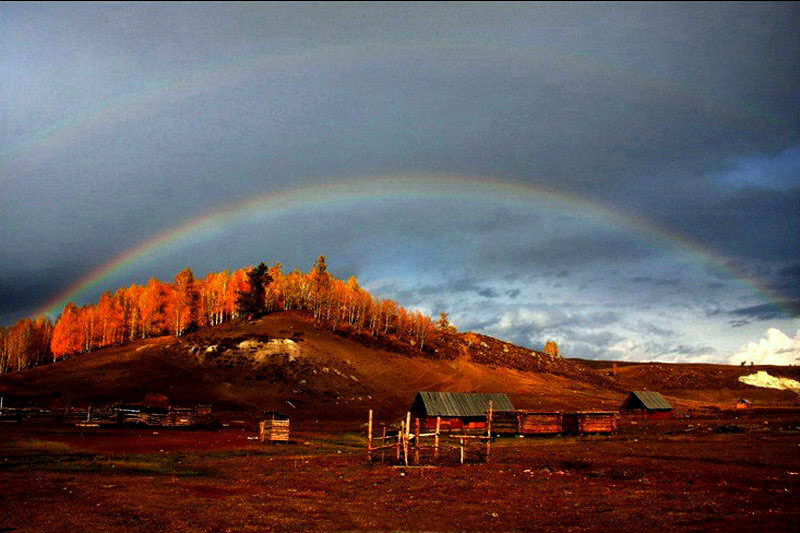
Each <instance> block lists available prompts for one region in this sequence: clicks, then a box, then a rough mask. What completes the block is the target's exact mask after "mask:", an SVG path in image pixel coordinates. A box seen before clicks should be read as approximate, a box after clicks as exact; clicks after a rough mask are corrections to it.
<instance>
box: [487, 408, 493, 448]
mask: <svg viewBox="0 0 800 533" xmlns="http://www.w3.org/2000/svg"><path fill="white" fill-rule="evenodd" d="M492 415H493V413H492V400H489V411H488V412H487V413H486V462H487V463H488V462H489V454H490V453H491V451H492Z"/></svg>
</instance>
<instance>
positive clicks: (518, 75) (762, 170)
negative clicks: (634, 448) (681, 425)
mask: <svg viewBox="0 0 800 533" xmlns="http://www.w3.org/2000/svg"><path fill="white" fill-rule="evenodd" d="M798 50H800V7H799V5H798V4H797V3H782V4H767V3H757V4H742V3H735V4H722V3H710V4H700V5H696V4H674V5H673V4H642V3H635V4H584V3H581V4H569V3H566V4H563V3H561V4H529V3H526V4H501V5H495V4H474V3H470V4H456V3H447V4H427V3H426V4H406V3H399V4H354V5H350V4H306V3H304V4H253V3H244V4H207V3H204V4H196V5H191V4H183V3H181V4H169V3H166V4H150V3H137V4H125V3H92V4H79V3H68V4H58V3H46V4H37V3H22V2H20V3H8V2H7V3H3V4H0V94H2V98H1V99H0V117H1V118H2V120H1V122H0V154H1V157H0V180H1V181H0V187H1V188H0V202H2V203H1V204H0V206H1V209H0V227H2V230H0V231H1V232H2V233H0V237H1V238H2V241H1V242H0V323H4V324H10V323H13V322H14V321H16V320H18V319H19V318H22V317H24V316H30V315H33V314H34V313H37V312H39V311H41V310H42V309H45V308H46V307H47V306H48V303H50V302H52V301H53V299H54V298H56V297H57V296H58V295H63V294H64V293H65V291H68V290H69V288H70V287H74V286H75V284H76V283H77V282H79V280H81V279H86V278H91V277H93V276H95V274H96V273H97V271H98V269H100V268H102V267H103V265H107V264H109V263H110V262H113V261H115V258H118V257H120V256H121V255H123V254H125V253H126V252H128V251H130V250H133V249H136V248H137V247H139V246H141V245H142V244H143V243H147V242H148V241H151V240H152V239H154V238H157V237H158V236H160V235H163V234H165V233H166V232H170V231H171V230H172V229H173V228H176V227H178V226H180V225H182V224H186V223H189V222H190V221H191V220H193V219H195V218H197V217H202V216H204V215H207V214H209V213H213V212H217V211H219V210H225V209H228V206H231V205H236V204H237V203H241V202H244V201H247V200H248V199H252V198H261V197H263V198H270V197H273V196H270V195H280V194H283V195H284V196H286V195H288V196H286V197H287V198H294V200H291V201H287V203H286V205H282V206H279V207H276V205H275V203H274V202H273V203H269V202H265V203H264V204H263V212H254V211H252V210H251V211H248V212H247V213H245V214H242V215H241V216H239V217H234V218H233V219H226V222H225V223H224V224H221V225H219V227H218V228H216V231H213V228H211V229H209V228H206V229H204V230H203V231H197V232H195V233H193V234H192V238H186V239H181V238H176V239H173V240H172V241H170V242H169V243H167V244H166V245H164V246H160V247H152V248H150V249H148V250H146V253H144V254H141V255H140V256H138V257H136V258H134V259H135V260H132V261H130V262H129V263H128V264H126V266H125V267H124V268H119V269H117V270H116V271H114V272H113V275H110V276H107V277H106V278H105V279H103V280H102V282H98V283H95V284H92V285H91V286H89V287H88V288H87V289H86V290H83V291H79V292H77V293H76V294H74V295H73V296H74V299H75V300H76V303H87V302H92V301H95V300H97V299H98V298H99V296H100V294H101V293H102V292H103V291H104V290H113V289H115V288H117V287H118V286H121V285H129V284H131V283H146V281H147V280H148V279H149V278H150V277H152V276H157V277H159V278H161V279H171V278H172V276H173V275H174V274H175V273H176V272H178V271H179V270H180V269H182V268H184V267H186V266H190V267H192V268H193V270H194V272H195V275H197V276H203V275H205V274H206V273H207V272H210V271H220V270H224V269H233V268H239V267H242V266H246V265H249V264H254V263H258V262H260V261H265V262H268V263H273V262H275V261H281V262H282V263H283V264H284V266H285V268H286V269H287V270H289V269H293V268H301V269H303V270H307V269H308V268H309V267H310V266H311V265H312V264H313V261H314V259H315V258H316V256H317V255H319V254H326V255H327V256H328V262H329V265H330V266H331V270H332V271H333V273H334V274H336V275H337V276H340V277H346V276H349V275H356V276H358V278H359V280H360V281H361V282H362V284H363V285H364V286H366V287H367V288H369V289H370V290H371V291H372V292H373V294H375V295H376V296H378V297H383V298H393V299H396V300H397V301H398V302H399V303H401V304H403V305H405V306H408V307H412V308H419V309H422V310H425V311H427V312H430V313H433V314H438V313H439V312H440V311H447V312H449V313H450V314H451V317H452V319H453V321H454V323H455V324H456V326H458V327H459V329H461V330H476V331H480V332H483V333H487V334H490V335H493V336H496V337H498V338H501V339H505V340H509V341H512V342H515V343H518V344H521V345H524V346H528V347H531V348H540V347H541V346H542V345H543V344H544V342H545V341H547V340H548V339H555V340H557V341H558V342H559V344H560V345H561V347H562V351H563V352H564V353H565V354H566V355H568V356H576V357H590V358H607V359H629V360H663V361H721V362H724V361H731V362H737V361H738V360H739V359H740V358H745V359H747V360H753V359H756V360H757V361H773V362H774V361H778V362H795V363H797V362H800V359H798V358H799V357H800V332H799V331H798V330H800V319H799V318H798V310H800V255H799V254H798V252H800V145H798V122H797V121H798V104H799V103H800V61H799V60H798V57H799V56H798ZM359 183H363V188H360V186H359ZM341 184H347V185H346V186H342V185H341ZM389 184H391V186H392V187H396V188H397V191H398V192H397V193H394V194H388V193H386V194H383V193H382V187H385V186H386V187H388V186H389ZM326 185H327V186H330V187H328V188H325V187H324V186H326ZM315 186H322V188H319V187H317V188H314V187H315ZM304 187H312V188H311V189H308V190H309V191H316V192H314V194H320V191H323V192H322V193H321V194H322V196H321V197H320V198H318V199H317V200H316V201H314V202H311V203H306V204H303V203H302V202H301V201H299V200H298V197H297V196H292V194H293V192H292V191H296V190H297V189H298V188H301V189H302V188H304ZM359 191H363V192H362V193H360V192H359ZM309 194H311V192H309ZM301 196H302V193H301ZM93 273H94V274H93ZM731 358H732V359H731Z"/></svg>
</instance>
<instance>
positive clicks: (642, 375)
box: [574, 359, 800, 408]
mask: <svg viewBox="0 0 800 533" xmlns="http://www.w3.org/2000/svg"><path fill="white" fill-rule="evenodd" d="M574 361H575V362H578V363H580V364H582V365H583V366H585V367H590V368H593V369H594V371H595V372H596V373H597V374H598V375H599V376H601V377H603V378H606V379H609V380H611V381H613V382H614V383H616V384H617V386H618V387H619V388H621V389H625V390H652V391H659V392H662V393H664V394H666V395H668V396H672V397H677V398H680V399H681V401H682V402H683V403H684V404H686V406H687V407H697V406H698V405H701V404H702V405H706V404H712V405H718V406H720V407H723V408H730V407H732V405H733V403H734V402H736V400H737V399H738V398H747V399H749V400H751V401H753V402H754V404H755V405H756V406H785V405H797V404H798V399H799V398H798V395H797V394H796V393H794V392H792V391H789V390H776V389H769V388H763V387H755V386H752V385H748V384H746V383H743V382H741V381H739V378H740V377H742V376H748V375H751V374H754V373H756V372H759V371H764V372H767V373H769V374H770V375H772V376H780V377H786V378H791V379H794V380H800V367H797V366H752V367H751V366H730V365H714V364H698V363H694V364H689V363H632V362H616V363H615V362H612V361H590V360H581V359H577V360H574Z"/></svg>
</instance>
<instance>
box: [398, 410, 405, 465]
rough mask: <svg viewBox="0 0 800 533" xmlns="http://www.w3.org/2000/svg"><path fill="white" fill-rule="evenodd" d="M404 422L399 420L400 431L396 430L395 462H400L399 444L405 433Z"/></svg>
mask: <svg viewBox="0 0 800 533" xmlns="http://www.w3.org/2000/svg"><path fill="white" fill-rule="evenodd" d="M404 423H405V422H404V421H403V420H401V421H400V431H398V432H397V462H400V445H401V442H402V440H403V435H405V434H406V430H405V428H404V426H403V424H404Z"/></svg>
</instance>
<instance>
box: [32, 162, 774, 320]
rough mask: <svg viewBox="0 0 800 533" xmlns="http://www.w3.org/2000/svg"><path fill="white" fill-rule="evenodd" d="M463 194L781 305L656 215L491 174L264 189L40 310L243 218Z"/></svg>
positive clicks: (159, 238)
mask: <svg viewBox="0 0 800 533" xmlns="http://www.w3.org/2000/svg"><path fill="white" fill-rule="evenodd" d="M432 198H445V199H463V200H469V201H476V200H477V201H486V202H492V203H495V204H499V205H506V206H509V207H514V206H517V207H522V208H525V209H542V206H543V205H547V206H548V207H546V208H545V209H548V210H552V209H557V210H559V211H560V212H564V213H567V214H573V213H577V214H578V215H579V216H582V217H594V218H597V219H598V220H599V221H600V222H601V223H603V224H608V225H610V226H612V227H615V228H616V229H618V230H620V231H623V232H628V233H638V234H642V235H645V236H646V237H648V240H649V241H650V242H656V243H658V244H659V245H664V246H667V247H669V248H671V249H673V250H675V251H677V252H686V253H689V254H690V255H691V256H692V257H694V258H695V259H696V260H699V261H700V262H701V263H703V264H707V265H711V266H713V267H714V268H716V269H717V270H718V271H720V272H722V273H724V274H726V277H731V278H733V279H735V280H739V281H740V282H742V283H744V284H746V285H747V286H749V287H750V288H752V289H754V290H755V291H756V292H757V293H759V294H760V295H761V296H762V297H763V298H764V299H765V300H766V301H769V302H772V303H775V304H776V305H780V303H779V300H778V299H777V298H776V297H774V296H772V295H771V294H770V292H769V291H768V290H767V289H766V288H764V287H760V286H759V285H758V284H757V283H756V281H754V280H752V279H748V278H747V277H746V276H745V275H743V274H742V273H739V272H736V271H735V270H734V269H733V268H732V267H731V266H729V265H728V261H727V260H726V258H724V257H722V256H719V255H717V254H715V253H714V252H712V251H710V250H707V249H705V248H702V247H701V246H699V245H697V244H695V243H694V242H692V241H690V240H689V239H687V238H685V237H684V236H682V235H680V234H678V233H676V232H673V231H669V230H667V229H665V228H662V227H659V226H656V225H655V224H653V223H652V222H651V221H649V220H647V219H644V218H641V217H638V216H635V215H631V214H627V213H624V212H622V211H620V210H618V209H612V208H610V207H608V206H604V205H601V204H598V203H596V202H593V201H590V200H587V199H586V198H582V197H580V196H576V195H573V194H568V193H565V192H561V191H556V190H552V189H548V188H545V187H542V186H535V185H530V184H523V183H518V182H512V181H504V180H499V179H494V178H486V177H466V176H454V175H423V176H420V175H411V176H377V177H370V178H361V179H353V180H348V181H338V182H334V183H327V184H317V185H308V186H303V187H297V188H293V189H287V190H281V191H276V192H269V193H266V194H264V195H261V196H258V197H255V198H251V199H247V200H244V201H240V202H236V203H232V204H229V205H226V206H224V207H222V208H220V209H217V210H215V211H212V212H210V213H208V214H205V215H202V216H199V217H197V218H194V219H192V220H189V221H186V222H184V223H182V224H179V225H177V226H175V227H173V228H171V229H169V230H167V231H165V232H163V233H161V234H158V235H156V236H154V237H151V238H150V239H147V240H145V241H143V242H141V243H140V244H139V245H137V246H135V247H134V248H131V249H130V250H128V251H126V252H124V253H122V254H119V255H118V256H116V257H114V258H113V259H111V260H110V261H108V262H107V263H105V264H104V265H102V266H101V267H99V268H97V269H95V270H94V271H92V272H90V273H89V274H88V275H86V276H85V277H83V278H81V279H79V280H78V281H76V282H75V283H73V284H72V285H71V286H70V287H68V288H67V289H66V290H65V291H63V292H62V293H61V294H59V295H57V296H56V297H55V298H53V299H52V300H51V301H49V302H48V303H47V304H46V305H45V306H44V307H43V308H42V309H41V311H40V313H44V314H48V315H55V314H57V313H59V312H60V311H61V309H62V308H63V307H64V306H65V305H66V304H67V303H68V302H69V301H73V300H75V299H77V298H78V297H79V296H81V295H82V294H83V293H85V292H87V291H89V290H92V289H94V288H98V287H103V285H104V284H105V285H107V282H108V281H109V280H110V279H111V278H113V277H114V276H115V275H118V274H120V273H121V272H123V271H125V270H126V269H129V268H131V267H134V266H141V265H144V264H146V263H147V262H149V261H152V260H153V259H154V258H156V257H158V255H159V254H160V253H162V252H163V251H165V250H169V249H174V248H176V247H181V246H189V245H191V244H194V243H198V242H202V241H203V240H205V239H207V238H208V237H210V236H211V235H215V234H218V233H222V232H225V231H228V230H229V229H231V228H233V227H235V226H237V225H239V224H243V223H246V222H253V221H259V220H262V219H264V218H267V217H275V216H281V215H286V214H290V213H293V212H301V211H306V212H307V211H313V210H314V209H320V208H327V207H333V208H348V207H351V206H356V207H357V206H358V205H362V206H363V205H365V204H367V205H368V204H371V203H374V202H376V201H380V200H414V199H432Z"/></svg>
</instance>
